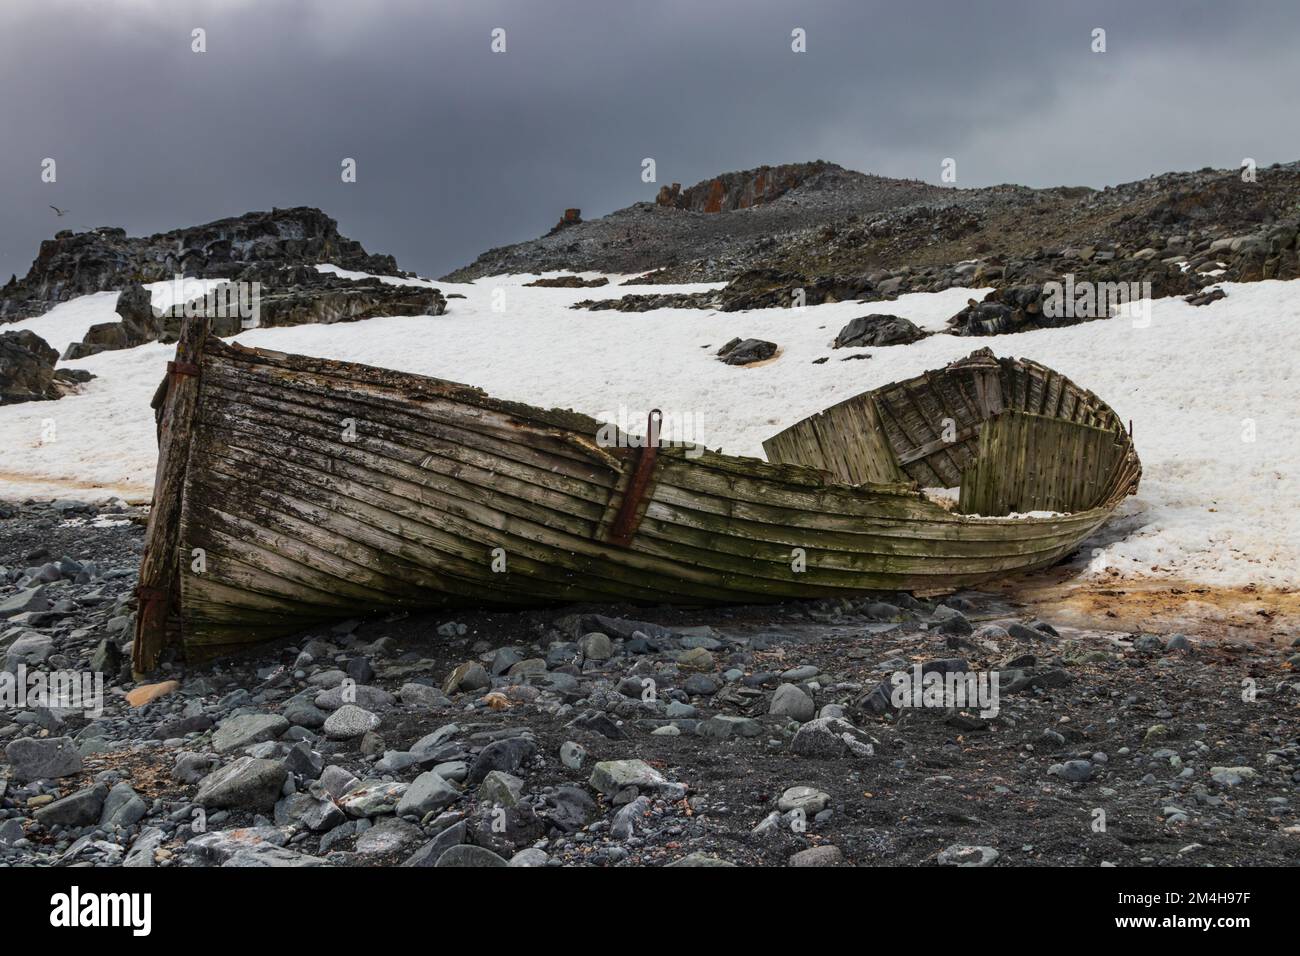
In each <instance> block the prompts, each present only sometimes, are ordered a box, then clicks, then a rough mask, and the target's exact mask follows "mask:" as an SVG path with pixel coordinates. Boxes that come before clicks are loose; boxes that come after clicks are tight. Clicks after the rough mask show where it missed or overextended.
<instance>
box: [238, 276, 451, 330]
mask: <svg viewBox="0 0 1300 956" xmlns="http://www.w3.org/2000/svg"><path fill="white" fill-rule="evenodd" d="M446 311H447V300H446V299H445V298H443V296H442V293H441V292H439V291H438V290H437V289H430V288H428V287H427V286H399V285H391V284H389V283H387V282H382V281H381V280H379V279H360V280H356V281H353V280H349V279H339V278H337V277H334V276H326V277H324V281H321V282H318V283H315V284H310V285H293V286H288V287H286V288H281V289H278V290H276V291H273V292H270V293H267V292H265V291H264V292H263V294H262V300H261V316H260V320H259V322H258V325H259V326H260V327H263V328H269V327H273V326H283V325H308V324H319V325H332V324H334V323H335V322H356V321H358V320H360V319H371V318H374V317H376V316H380V315H442V314H443V313H444V312H446Z"/></svg>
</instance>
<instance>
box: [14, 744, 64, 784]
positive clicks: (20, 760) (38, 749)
mask: <svg viewBox="0 0 1300 956" xmlns="http://www.w3.org/2000/svg"><path fill="white" fill-rule="evenodd" d="M5 760H7V761H8V762H9V767H10V774H11V775H12V777H13V779H14V780H17V781H19V782H20V783H26V782H28V781H31V780H54V779H57V778H59V777H70V776H72V775H73V774H74V773H80V772H81V754H80V753H78V751H77V745H76V743H75V742H74V741H73V740H72V738H71V737H45V738H36V737H20V738H19V739H17V740H11V741H10V742H9V744H8V745H7V746H6V747H5Z"/></svg>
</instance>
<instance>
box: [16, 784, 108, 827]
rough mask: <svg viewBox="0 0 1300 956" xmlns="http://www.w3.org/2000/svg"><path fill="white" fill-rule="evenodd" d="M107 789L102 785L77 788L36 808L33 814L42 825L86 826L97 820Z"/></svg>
mask: <svg viewBox="0 0 1300 956" xmlns="http://www.w3.org/2000/svg"><path fill="white" fill-rule="evenodd" d="M107 794H108V790H107V788H106V787H104V786H102V785H101V786H96V787H87V788H86V789H85V790H78V791H77V792H76V793H72V794H69V795H68V796H66V797H63V798H61V799H59V800H55V801H54V802H53V803H47V804H46V805H45V806H43V807H41V808H40V809H38V810H37V811H36V812H35V813H34V814H32V816H34V817H35V818H36V820H37V822H38V823H40V824H41V825H43V826H47V827H50V826H65V827H87V826H90V825H91V824H93V823H98V822H99V814H100V811H101V810H102V809H103V807H104V798H105V796H107Z"/></svg>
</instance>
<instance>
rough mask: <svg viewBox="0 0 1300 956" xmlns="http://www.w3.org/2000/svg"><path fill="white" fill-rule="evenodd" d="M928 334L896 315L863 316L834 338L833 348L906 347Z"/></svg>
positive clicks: (845, 327) (841, 330)
mask: <svg viewBox="0 0 1300 956" xmlns="http://www.w3.org/2000/svg"><path fill="white" fill-rule="evenodd" d="M927 334H928V333H927V332H925V331H924V330H922V329H921V328H919V327H918V326H917V325H916V324H915V323H914V322H912V321H910V320H908V319H904V318H902V317H901V316H897V315H864V316H862V317H861V318H857V319H854V320H853V321H852V322H850V323H849V324H848V325H846V326H844V328H842V329H840V334H839V335H837V336H835V348H837V349H842V348H857V347H859V346H867V345H908V344H910V343H912V342H916V341H918V340H920V339H923V338H925V337H926V335H927Z"/></svg>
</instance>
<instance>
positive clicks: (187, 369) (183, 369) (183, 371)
mask: <svg viewBox="0 0 1300 956" xmlns="http://www.w3.org/2000/svg"><path fill="white" fill-rule="evenodd" d="M167 374H168V375H193V376H194V377H195V378H197V377H198V374H199V367H198V366H197V365H196V364H194V363H193V362H168V363H167Z"/></svg>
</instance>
